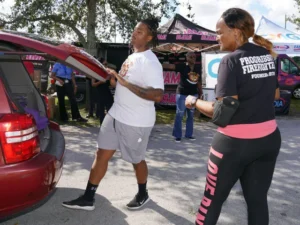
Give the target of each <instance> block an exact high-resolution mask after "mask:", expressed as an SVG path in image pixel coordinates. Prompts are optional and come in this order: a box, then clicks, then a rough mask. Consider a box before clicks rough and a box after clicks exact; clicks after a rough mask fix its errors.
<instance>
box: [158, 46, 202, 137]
mask: <svg viewBox="0 0 300 225" xmlns="http://www.w3.org/2000/svg"><path fill="white" fill-rule="evenodd" d="M163 68H164V69H169V70H175V71H176V72H180V82H179V84H178V86H177V89H176V117H175V122H174V128H173V136H174V138H175V141H176V142H181V139H182V119H183V116H184V114H185V113H186V116H187V119H186V130H185V138H187V139H189V140H191V141H193V140H196V139H195V137H194V136H193V130H194V118H193V117H194V111H195V110H194V109H188V108H186V106H185V99H186V97H187V96H188V95H193V96H196V97H201V95H202V82H201V75H200V74H201V64H196V54H195V53H193V52H188V53H187V54H186V63H184V64H163Z"/></svg>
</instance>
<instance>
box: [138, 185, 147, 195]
mask: <svg viewBox="0 0 300 225" xmlns="http://www.w3.org/2000/svg"><path fill="white" fill-rule="evenodd" d="M138 185H139V193H138V195H139V196H141V197H144V196H145V195H146V193H147V189H146V188H147V182H146V183H144V184H138Z"/></svg>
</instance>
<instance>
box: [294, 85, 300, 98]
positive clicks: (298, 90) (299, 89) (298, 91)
mask: <svg viewBox="0 0 300 225" xmlns="http://www.w3.org/2000/svg"><path fill="white" fill-rule="evenodd" d="M293 97H294V98H296V99H300V86H298V87H296V88H295V89H294V90H293Z"/></svg>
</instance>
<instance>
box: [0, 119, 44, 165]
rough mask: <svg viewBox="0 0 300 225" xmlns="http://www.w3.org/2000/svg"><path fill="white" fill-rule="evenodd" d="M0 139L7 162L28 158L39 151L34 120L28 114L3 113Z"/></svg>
mask: <svg viewBox="0 0 300 225" xmlns="http://www.w3.org/2000/svg"><path fill="white" fill-rule="evenodd" d="M0 141H1V145H2V150H3V155H4V159H5V162H6V163H7V164H11V163H17V162H22V161H25V160H28V159H30V158H32V157H33V156H35V155H36V154H38V153H39V152H40V143H39V136H38V131H37V128H36V124H35V120H34V119H33V117H32V116H31V115H28V114H5V115H4V116H3V117H2V118H1V119H0Z"/></svg>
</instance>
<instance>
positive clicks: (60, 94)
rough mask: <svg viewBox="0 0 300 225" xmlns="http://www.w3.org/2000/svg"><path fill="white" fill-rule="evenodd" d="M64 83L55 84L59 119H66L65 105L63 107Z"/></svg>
mask: <svg viewBox="0 0 300 225" xmlns="http://www.w3.org/2000/svg"><path fill="white" fill-rule="evenodd" d="M64 85H65V84H64ZM64 85H63V86H62V87H61V86H58V85H56V92H57V99H58V107H59V115H60V119H61V120H62V121H67V120H68V114H67V111H66V107H65V87H64Z"/></svg>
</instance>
